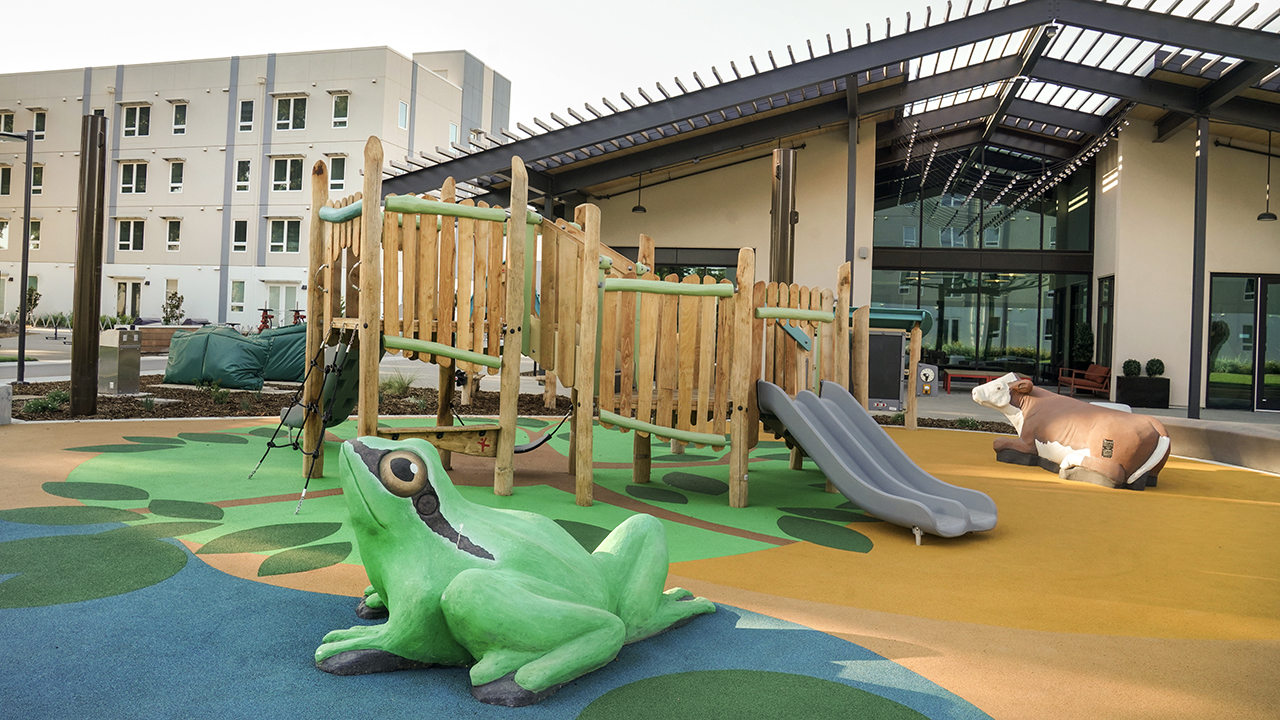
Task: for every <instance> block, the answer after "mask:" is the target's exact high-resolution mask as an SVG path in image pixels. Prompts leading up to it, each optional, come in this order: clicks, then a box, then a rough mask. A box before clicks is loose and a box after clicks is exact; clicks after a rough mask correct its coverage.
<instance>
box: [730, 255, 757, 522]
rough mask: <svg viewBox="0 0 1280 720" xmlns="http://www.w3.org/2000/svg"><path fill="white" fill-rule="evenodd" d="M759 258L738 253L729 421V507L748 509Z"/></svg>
mask: <svg viewBox="0 0 1280 720" xmlns="http://www.w3.org/2000/svg"><path fill="white" fill-rule="evenodd" d="M755 284H756V256H755V252H754V251H752V249H751V248H742V249H741V250H739V251H738V292H737V293H736V294H735V295H734V305H735V307H734V327H733V360H732V364H733V373H732V375H731V377H732V378H733V380H732V388H731V389H730V392H731V397H732V398H733V415H732V416H731V417H730V418H729V507H736V508H741V507H746V506H747V452H748V451H749V450H750V449H751V445H750V439H749V437H748V432H749V429H750V428H749V427H748V423H749V422H750V421H751V419H752V418H751V412H750V410H751V408H752V406H754V404H755V399H754V398H755V393H756V387H755V385H756V377H755V376H756V373H755V372H753V371H752V369H753V368H754V367H755V363H754V362H752V358H751V350H752V348H753V347H754V343H753V342H752V338H751V330H752V328H753V327H754V323H753V321H754V320H755V315H756V309H755V293H754V289H755Z"/></svg>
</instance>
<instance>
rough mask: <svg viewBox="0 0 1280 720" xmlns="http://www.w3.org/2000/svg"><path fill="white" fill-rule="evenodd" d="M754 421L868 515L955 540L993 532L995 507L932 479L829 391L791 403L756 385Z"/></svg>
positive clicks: (854, 406) (830, 386)
mask: <svg viewBox="0 0 1280 720" xmlns="http://www.w3.org/2000/svg"><path fill="white" fill-rule="evenodd" d="M756 389H757V392H758V394H759V403H760V415H761V420H763V421H764V423H765V426H766V427H767V428H769V429H770V430H771V431H773V432H775V433H779V434H783V435H785V436H786V437H787V438H788V439H790V440H791V441H792V442H794V443H795V444H796V445H798V446H799V447H800V449H801V450H802V451H803V452H804V454H806V455H808V456H809V457H811V458H813V460H814V462H816V463H817V464H818V468H819V469H820V470H822V473H823V474H824V475H826V476H827V479H828V480H830V481H831V484H832V485H834V486H835V487H836V489H837V490H839V491H840V493H841V494H842V495H844V496H845V497H846V498H848V499H849V500H850V501H851V502H853V503H854V504H855V505H857V506H858V507H860V508H862V509H863V510H865V511H866V512H867V513H868V514H869V515H872V516H874V517H877V518H880V519H881V520H884V521H886V522H891V523H894V524H895V525H901V526H903V527H909V528H911V529H912V531H913V532H915V534H916V543H917V544H919V542H920V536H921V534H922V533H926V532H927V533H930V534H932V535H938V536H941V537H957V536H960V535H964V534H965V533H970V532H980V531H982V530H990V529H991V528H993V527H995V525H996V504H995V502H993V501H992V500H991V498H990V497H989V496H988V495H987V494H985V493H981V492H978V491H977V490H969V489H967V488H962V487H956V486H955V485H950V484H948V483H945V482H942V481H941V480H939V479H937V478H935V477H933V476H932V475H930V474H928V473H926V472H925V471H924V470H922V469H921V468H920V466H919V465H916V464H915V462H914V461H912V460H911V458H909V457H907V454H906V453H904V452H903V451H902V449H901V448H899V447H898V445H897V443H895V442H894V441H893V440H892V439H891V438H890V437H889V435H888V433H886V432H885V431H884V430H883V429H882V428H881V427H880V425H879V424H878V423H876V421H875V419H874V418H872V417H871V415H870V414H869V413H868V412H867V411H866V410H865V409H863V407H862V405H860V404H859V403H858V401H857V400H855V399H854V398H853V396H852V395H850V394H849V391H848V390H846V389H844V388H843V387H841V386H839V385H836V384H835V383H830V382H823V383H822V387H821V392H822V396H821V397H819V396H817V395H814V394H813V393H812V392H810V391H808V390H804V391H801V392H800V394H799V395H797V396H796V398H795V399H794V400H793V399H792V398H791V396H790V395H788V394H787V393H786V391H784V390H783V389H782V388H780V387H778V386H777V385H774V384H773V383H770V382H765V381H763V380H761V381H759V382H757V384H756Z"/></svg>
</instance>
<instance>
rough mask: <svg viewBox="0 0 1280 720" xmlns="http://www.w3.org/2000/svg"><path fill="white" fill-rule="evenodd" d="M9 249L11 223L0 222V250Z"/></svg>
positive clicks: (6, 221)
mask: <svg viewBox="0 0 1280 720" xmlns="http://www.w3.org/2000/svg"><path fill="white" fill-rule="evenodd" d="M8 249H9V221H8V220H0V250H8Z"/></svg>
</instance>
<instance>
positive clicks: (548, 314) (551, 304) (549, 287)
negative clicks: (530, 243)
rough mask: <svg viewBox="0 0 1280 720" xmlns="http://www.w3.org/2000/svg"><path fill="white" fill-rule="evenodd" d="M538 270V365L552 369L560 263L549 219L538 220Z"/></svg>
mask: <svg viewBox="0 0 1280 720" xmlns="http://www.w3.org/2000/svg"><path fill="white" fill-rule="evenodd" d="M541 228H542V253H541V259H542V268H541V270H542V273H541V275H540V277H539V282H538V287H539V288H540V289H541V291H542V292H541V295H542V297H541V300H540V302H539V312H538V321H539V323H541V325H542V327H541V336H540V337H539V338H538V354H539V355H538V361H539V362H541V363H542V366H543V367H545V368H548V369H550V370H551V371H552V372H555V367H556V361H555V357H556V348H557V343H556V327H557V325H558V324H559V320H558V318H559V310H560V300H559V297H560V295H559V293H560V288H559V279H560V277H562V276H561V275H560V274H559V272H557V269H558V263H559V262H560V233H558V232H556V229H555V225H554V224H553V223H552V222H551V221H550V220H546V219H543V221H542V225H541Z"/></svg>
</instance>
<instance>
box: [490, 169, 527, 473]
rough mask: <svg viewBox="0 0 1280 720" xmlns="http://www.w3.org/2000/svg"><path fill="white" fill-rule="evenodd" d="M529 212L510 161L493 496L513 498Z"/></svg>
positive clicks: (522, 172) (523, 174)
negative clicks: (509, 206) (503, 323)
mask: <svg viewBox="0 0 1280 720" xmlns="http://www.w3.org/2000/svg"><path fill="white" fill-rule="evenodd" d="M528 210H529V172H528V170H526V169H525V166H524V161H523V160H521V159H520V158H519V157H512V158H511V217H510V218H508V219H507V267H506V281H507V288H506V291H507V298H506V300H507V305H506V307H505V308H504V310H503V316H504V317H503V320H504V321H505V323H506V324H505V325H504V326H503V329H502V369H501V370H500V371H499V388H498V392H499V395H500V405H499V408H498V425H499V426H500V428H501V429H500V430H499V431H498V450H497V452H498V454H497V456H496V457H495V458H494V464H493V493H494V494H495V495H510V494H511V493H512V489H513V487H514V484H515V467H514V464H515V449H516V415H517V410H518V409H519V407H518V406H519V404H520V346H521V342H522V340H523V337H524V336H523V331H524V328H523V327H522V326H521V323H523V322H524V262H525V257H524V238H525V232H526V230H525V226H526V224H527V217H528V214H529V213H528Z"/></svg>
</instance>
